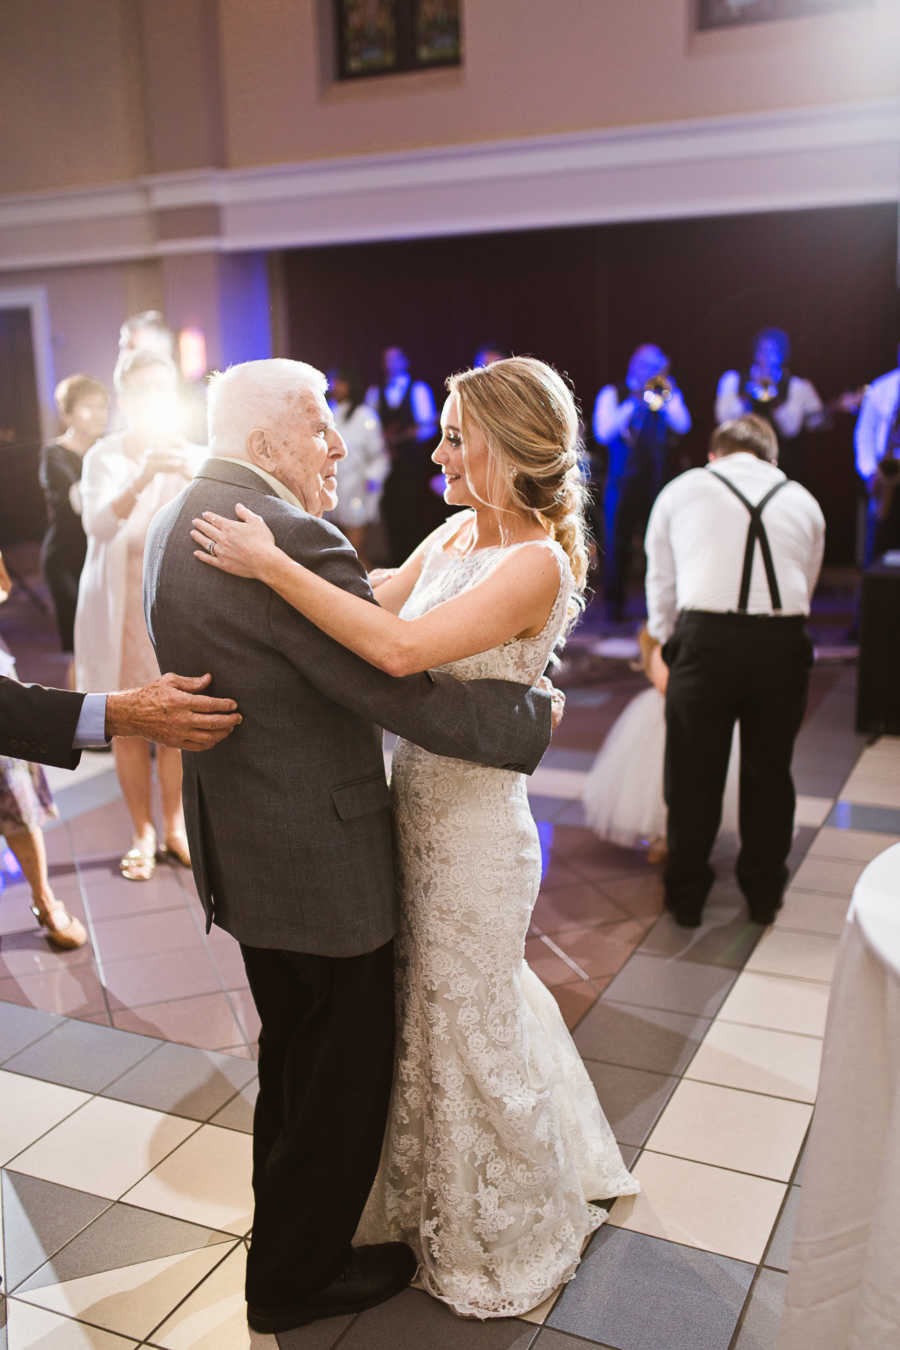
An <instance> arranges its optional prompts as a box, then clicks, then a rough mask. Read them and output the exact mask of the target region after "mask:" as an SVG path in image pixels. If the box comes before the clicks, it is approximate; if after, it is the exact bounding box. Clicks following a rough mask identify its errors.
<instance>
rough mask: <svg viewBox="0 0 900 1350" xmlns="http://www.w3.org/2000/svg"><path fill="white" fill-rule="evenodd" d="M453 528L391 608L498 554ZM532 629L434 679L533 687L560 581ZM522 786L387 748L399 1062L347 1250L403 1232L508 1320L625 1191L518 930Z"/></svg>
mask: <svg viewBox="0 0 900 1350" xmlns="http://www.w3.org/2000/svg"><path fill="white" fill-rule="evenodd" d="M459 519H460V518H459V516H456V517H455V518H453V519H451V521H450V522H448V526H447V527H445V529H444V531H443V532H442V536H441V538H440V539H439V541H438V543H437V544H436V546H435V547H434V548H433V549H432V550H431V552H430V553H429V554H428V556H427V557H426V560H425V563H424V565H423V569H422V574H421V577H420V579H419V581H418V583H417V585H416V587H415V589H414V590H413V592H412V595H411V596H410V598H409V600H408V601H407V602H406V604H405V605H404V607H403V610H402V613H403V615H404V617H410V618H414V617H416V616H418V615H420V614H422V613H424V612H425V611H426V610H428V609H431V608H432V607H433V606H435V605H437V604H439V603H440V602H441V601H443V600H447V599H449V598H450V597H451V596H454V595H457V594H458V593H459V592H460V591H462V590H464V589H466V588H467V587H469V586H471V585H472V584H474V583H475V582H477V581H478V580H479V579H480V578H482V577H483V576H484V574H485V573H486V572H487V571H489V570H490V568H491V567H492V566H494V565H495V564H496V562H497V561H498V550H497V549H482V550H479V551H478V552H476V553H473V554H470V555H469V556H468V557H459V556H458V555H454V554H450V553H447V552H445V551H444V550H443V549H442V547H441V546H440V545H441V542H442V540H444V539H447V538H449V536H450V534H452V533H453V532H454V531H455V529H456V528H457V527H458V524H459ZM555 550H556V552H557V554H558V559H559V564H560V588H559V593H558V596H557V599H556V601H555V603H554V605H553V609H552V611H551V614H550V617H549V619H548V621H547V624H546V625H545V627H544V629H543V631H542V632H541V633H539V634H538V635H537V637H533V638H524V639H521V638H519V639H514V640H512V641H510V642H506V643H504V644H503V645H502V646H501V647H497V648H494V649H493V650H491V651H488V652H484V653H482V654H481V655H479V656H474V657H469V658H467V659H465V660H462V661H454V662H452V663H451V664H450V665H448V666H446V667H444V669H447V670H449V671H451V672H452V673H453V674H455V675H459V676H460V677H462V678H466V679H479V678H489V677H496V678H500V679H510V680H516V681H519V682H521V683H525V684H531V683H533V682H534V681H535V680H536V679H538V678H539V677H540V675H541V674H542V673H543V671H544V668H545V666H546V664H547V661H548V658H549V656H550V653H551V651H552V649H553V647H554V645H555V643H556V641H557V640H558V638H559V636H560V633H561V632H562V629H563V626H564V622H565V614H566V604H567V600H568V597H569V594H570V588H571V574H570V572H569V567H568V559H567V558H566V556H565V554H564V552H563V550H562V549H561V548H559V547H558V546H555ZM525 784H526V780H525V777H524V776H523V775H522V774H518V773H514V772H510V771H506V770H500V769H488V768H483V767H481V766H479V765H474V764H468V763H464V762H463V761H462V760H458V759H447V758H443V757H441V756H437V755H431V754H429V753H427V752H426V751H424V750H422V749H420V748H419V747H417V746H415V745H411V744H409V743H408V742H406V741H402V740H401V741H400V742H399V743H398V745H397V747H396V749H395V751H394V760H393V781H392V786H393V794H394V804H395V808H394V809H395V815H396V826H397V845H398V861H399V866H400V872H401V877H402V897H403V905H402V919H401V929H400V933H399V935H398V940H397V957H398V963H397V969H398V990H397V992H398V1018H399V1036H398V1046H397V1055H398V1059H397V1067H396V1071H395V1081H394V1091H393V1098H392V1103H391V1111H390V1117H389V1122H388V1128H387V1132H386V1135H385V1142H384V1148H383V1152H382V1159H381V1166H380V1168H379V1172H378V1176H377V1178H376V1181H375V1185H374V1187H373V1190H372V1193H371V1195H370V1197H369V1201H368V1203H367V1205H366V1209H365V1212H364V1214H363V1217H362V1220H361V1222H360V1226H359V1230H358V1233H357V1240H358V1241H361V1242H380V1241H387V1240H401V1241H404V1242H406V1243H408V1244H409V1246H410V1247H412V1249H413V1251H414V1252H415V1254H416V1256H417V1257H418V1259H419V1261H420V1279H421V1281H422V1282H423V1283H424V1285H425V1287H426V1288H427V1289H428V1291H429V1292H430V1293H432V1294H434V1295H435V1296H436V1297H438V1298H440V1299H443V1300H444V1301H445V1302H446V1303H448V1304H449V1305H450V1306H451V1307H452V1308H453V1309H454V1310H455V1311H456V1312H458V1313H460V1314H463V1315H466V1316H473V1317H481V1318H486V1317H508V1316H513V1315H515V1314H517V1313H522V1312H526V1311H527V1310H528V1309H530V1308H534V1307H536V1306H537V1305H538V1304H539V1303H541V1302H543V1300H544V1299H545V1298H546V1297H547V1296H548V1295H549V1294H550V1293H552V1292H553V1290H554V1289H556V1288H557V1286H558V1285H559V1284H561V1283H562V1282H563V1281H564V1280H568V1279H571V1277H572V1276H573V1275H574V1273H575V1269H576V1267H577V1265H578V1262H579V1259H580V1256H581V1251H582V1247H583V1245H584V1241H585V1239H586V1237H587V1236H588V1235H589V1234H590V1233H591V1232H592V1231H593V1230H594V1229H595V1228H597V1227H599V1225H600V1224H601V1223H602V1222H603V1221H604V1219H606V1218H607V1214H606V1211H605V1210H604V1209H602V1208H600V1207H599V1206H597V1205H594V1204H591V1203H589V1202H590V1201H591V1200H601V1199H605V1198H611V1197H614V1196H617V1195H632V1194H634V1193H636V1192H637V1191H638V1190H639V1186H638V1183H637V1182H636V1181H635V1180H634V1179H633V1178H632V1177H631V1176H630V1175H629V1174H628V1172H627V1171H626V1170H625V1166H624V1164H623V1162H622V1157H621V1155H620V1153H619V1149H618V1147H617V1145H616V1142H615V1139H614V1137H613V1134H612V1131H611V1130H610V1127H609V1125H608V1123H607V1121H606V1118H605V1116H604V1115H603V1112H602V1111H601V1109H600V1105H599V1103H598V1101H597V1096H596V1093H595V1091H594V1088H593V1085H592V1083H591V1080H590V1078H589V1077H588V1075H587V1072H586V1070H585V1068H584V1065H583V1064H582V1062H581V1059H580V1058H579V1055H578V1052H577V1051H576V1049H575V1046H574V1044H573V1042H572V1039H571V1037H570V1036H569V1033H568V1031H567V1029H566V1026H565V1023H564V1022H563V1019H562V1016H561V1015H560V1012H559V1009H558V1007H557V1005H556V1001H555V999H554V998H553V995H552V994H551V993H550V992H549V990H547V989H546V988H545V987H544V985H543V984H542V983H541V981H540V980H539V979H538V978H537V976H536V975H535V974H534V973H533V972H532V971H531V970H530V969H529V968H528V966H527V965H526V963H525V959H524V948H525V935H526V932H527V930H528V925H529V922H530V919H531V911H532V908H533V906H534V902H535V900H536V898H537V893H538V887H539V885H540V877H541V854H540V847H539V844H538V837H537V830H536V827H535V824H534V821H533V819H532V816H531V812H530V810H529V807H528V799H527V796H526V786H525Z"/></svg>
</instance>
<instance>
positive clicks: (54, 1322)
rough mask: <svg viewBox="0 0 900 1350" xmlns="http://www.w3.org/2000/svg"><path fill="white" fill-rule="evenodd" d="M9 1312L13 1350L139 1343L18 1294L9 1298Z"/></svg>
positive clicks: (121, 1349)
mask: <svg viewBox="0 0 900 1350" xmlns="http://www.w3.org/2000/svg"><path fill="white" fill-rule="evenodd" d="M6 1316H7V1325H6V1335H7V1343H8V1345H9V1350H129V1347H134V1346H136V1345H137V1341H135V1340H132V1339H131V1338H130V1337H129V1338H128V1339H127V1340H126V1339H124V1338H123V1337H122V1336H113V1335H112V1334H111V1333H110V1332H108V1331H100V1330H98V1329H97V1328H96V1327H86V1326H84V1324H83V1323H81V1322H73V1321H71V1319H70V1318H68V1317H59V1316H58V1315H57V1314H56V1313H52V1312H48V1311H47V1310H46V1309H45V1308H35V1307H32V1305H31V1304H30V1303H20V1302H19V1300H18V1299H17V1298H10V1299H7V1301H6Z"/></svg>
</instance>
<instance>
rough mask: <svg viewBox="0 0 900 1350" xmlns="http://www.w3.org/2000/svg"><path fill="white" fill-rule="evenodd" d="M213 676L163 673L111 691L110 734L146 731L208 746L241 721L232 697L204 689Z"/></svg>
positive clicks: (181, 746) (187, 746)
mask: <svg viewBox="0 0 900 1350" xmlns="http://www.w3.org/2000/svg"><path fill="white" fill-rule="evenodd" d="M211 679H212V676H211V675H197V676H187V675H172V674H169V675H163V676H162V677H161V678H160V679H158V680H154V681H153V683H152V684H145V685H144V686H143V687H142V688H141V689H125V690H122V691H121V692H120V693H117V694H109V695H108V696H107V700H106V734H107V736H142V737H143V738H144V740H146V741H155V742H156V743H157V744H158V745H170V746H172V747H173V748H174V749H176V750H209V748H210V747H211V746H213V745H217V744H218V743H219V741H222V740H224V739H225V737H226V736H228V735H230V734H231V732H232V731H233V730H234V728H235V727H236V726H237V725H238V724H239V723H240V722H241V721H243V718H242V717H241V715H240V713H239V712H237V711H236V709H237V704H236V703H235V701H234V699H232V698H209V697H208V696H207V695H205V694H201V693H200V690H201V689H205V688H206V687H207V685H208V684H209V682H210V680H211Z"/></svg>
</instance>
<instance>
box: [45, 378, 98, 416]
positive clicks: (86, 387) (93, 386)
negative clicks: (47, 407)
mask: <svg viewBox="0 0 900 1350" xmlns="http://www.w3.org/2000/svg"><path fill="white" fill-rule="evenodd" d="M94 397H99V398H103V399H105V400H106V402H107V403H108V402H109V391H108V390H107V388H106V387H105V385H102V384H101V383H100V381H99V380H95V379H94V377H93V375H67V376H66V378H65V379H64V380H60V382H59V384H58V385H57V386H56V388H55V389H54V391H53V401H54V402H55V404H56V410H57V412H58V413H59V415H60V417H71V416H72V413H73V412H74V411H75V405H76V403H80V402H81V401H82V399H85V398H94Z"/></svg>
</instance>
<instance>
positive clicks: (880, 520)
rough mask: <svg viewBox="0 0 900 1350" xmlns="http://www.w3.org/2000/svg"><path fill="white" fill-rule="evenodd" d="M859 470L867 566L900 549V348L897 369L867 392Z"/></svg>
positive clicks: (859, 443)
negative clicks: (863, 490)
mask: <svg viewBox="0 0 900 1350" xmlns="http://www.w3.org/2000/svg"><path fill="white" fill-rule="evenodd" d="M855 447H856V470H857V473H858V474H859V476H860V478H861V479H862V480H863V482H864V483H865V485H866V492H867V494H868V511H867V514H866V540H865V548H864V551H863V566H864V567H868V565H869V563H870V562H871V561H872V559H873V558H875V557H877V556H879V555H880V554H882V553H885V552H886V551H887V550H888V549H893V548H900V491H898V488H900V346H898V347H897V369H896V370H891V371H889V372H888V373H887V375H881V376H879V378H878V379H877V380H873V381H872V383H871V384H870V385H869V387H868V389H867V390H866V392H865V395H864V397H863V401H862V407H861V409H860V413H859V420H858V421H857V423H856V435H855Z"/></svg>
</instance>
